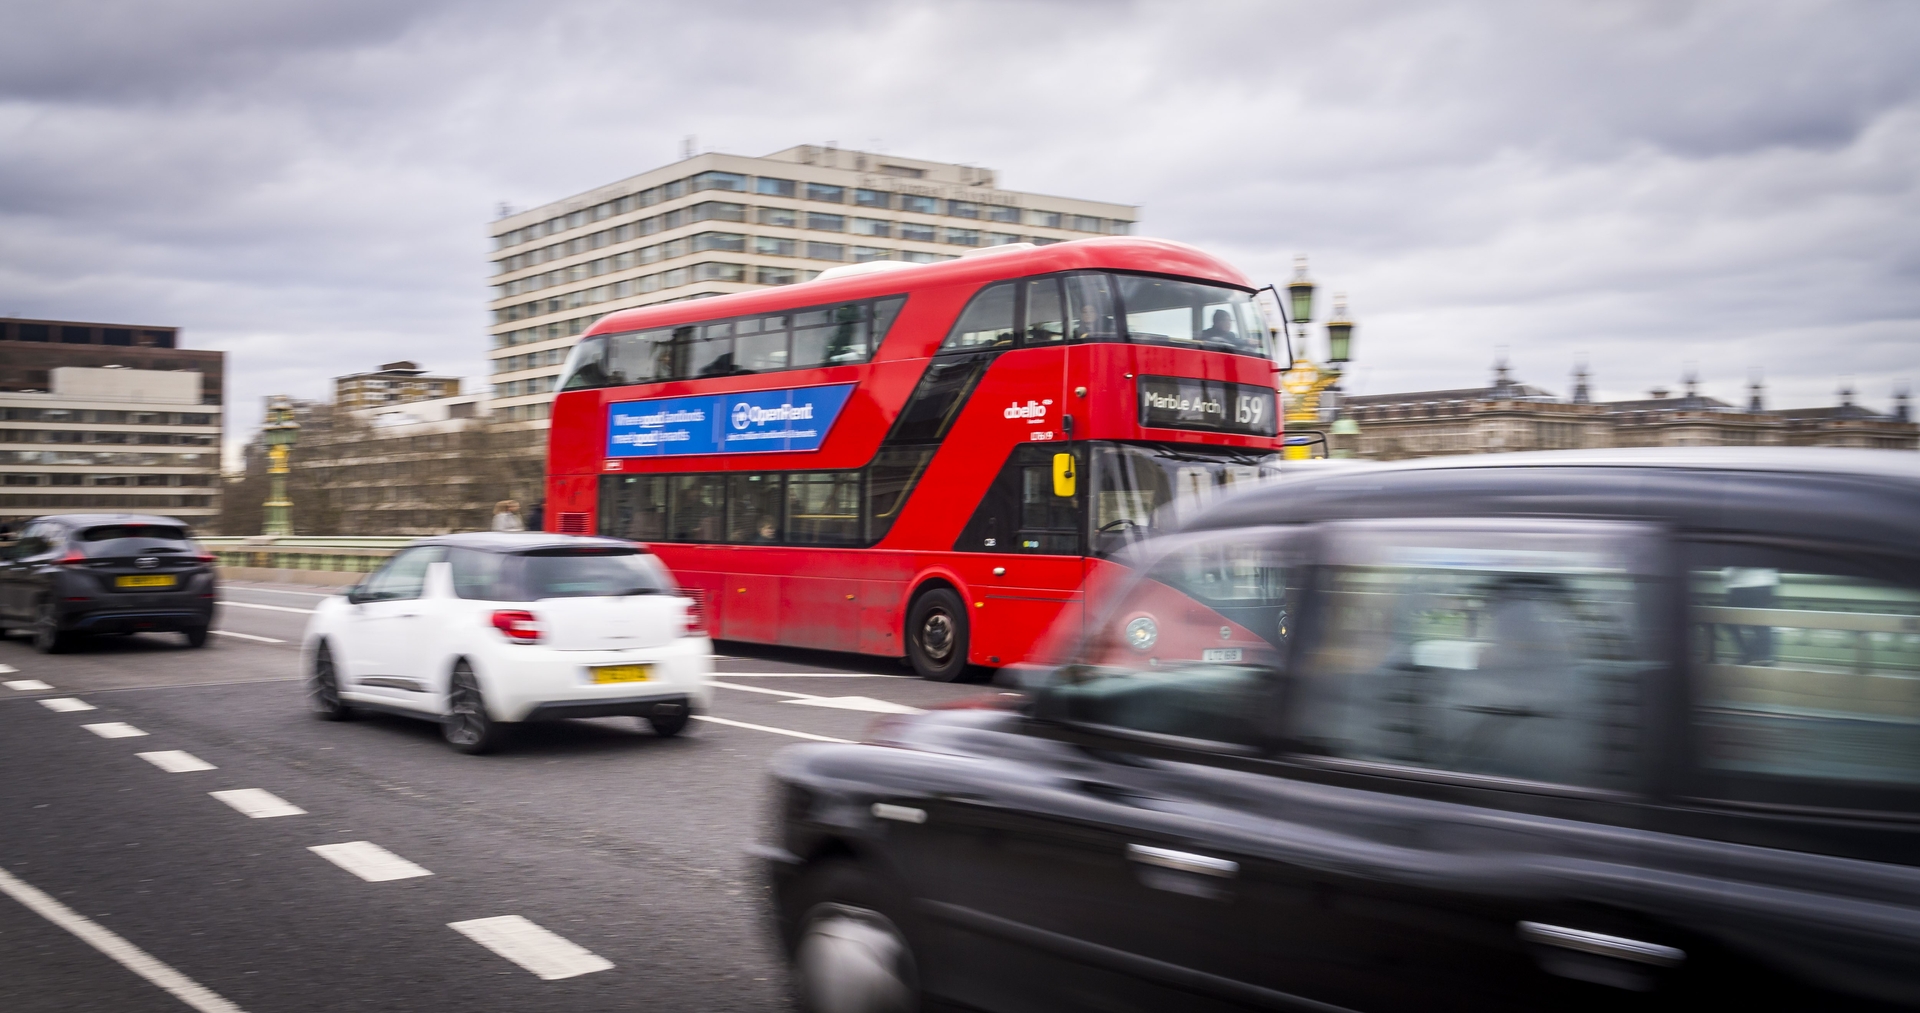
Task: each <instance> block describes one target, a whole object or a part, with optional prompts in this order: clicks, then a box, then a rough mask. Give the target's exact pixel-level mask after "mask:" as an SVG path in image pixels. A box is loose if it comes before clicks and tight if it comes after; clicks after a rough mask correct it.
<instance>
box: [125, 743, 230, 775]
mask: <svg viewBox="0 0 1920 1013" xmlns="http://www.w3.org/2000/svg"><path fill="white" fill-rule="evenodd" d="M133 755H135V756H138V757H139V758H141V759H143V760H145V761H147V762H148V763H151V764H153V765H154V766H156V767H159V768H160V769H161V770H164V771H166V772H167V773H169V774H186V773H191V772H192V771H196V770H219V769H220V768H219V767H216V766H214V765H213V764H211V763H208V762H207V761H205V760H203V759H201V758H199V757H198V756H195V755H193V754H192V753H189V752H187V751H186V750H184V749H162V750H158V751H156V752H152V753H135V754H133Z"/></svg>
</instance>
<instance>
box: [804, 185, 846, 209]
mask: <svg viewBox="0 0 1920 1013" xmlns="http://www.w3.org/2000/svg"><path fill="white" fill-rule="evenodd" d="M807 199H808V200H820V201H827V202H828V203H831V204H845V203H846V202H847V188H846V187H844V186H834V185H832V184H830V183H808V184H807Z"/></svg>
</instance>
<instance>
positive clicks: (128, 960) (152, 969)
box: [0, 869, 244, 1013]
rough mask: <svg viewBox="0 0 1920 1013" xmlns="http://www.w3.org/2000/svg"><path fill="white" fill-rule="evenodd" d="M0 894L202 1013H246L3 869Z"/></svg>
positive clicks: (0, 871)
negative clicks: (71, 934)
mask: <svg viewBox="0 0 1920 1013" xmlns="http://www.w3.org/2000/svg"><path fill="white" fill-rule="evenodd" d="M0 893H5V894H6V895H7V896H9V897H12V898H13V899H14V900H17V901H19V902H20V903H21V904H22V905H24V906H25V907H26V908H27V910H29V911H32V912H33V913H34V914H37V915H39V916H40V917H42V918H45V919H46V920H48V921H50V922H52V923H54V924H55V925H58V926H60V927H61V928H63V929H66V930H67V931H68V932H71V933H73V934H74V935H76V936H78V937H80V940H81V941H82V942H84V943H86V944H87V945H88V946H91V947H93V948H94V949H96V950H99V951H100V952H101V953H104V954H106V955H107V956H109V957H112V958H113V959H114V960H115V961H118V962H119V964H120V966H122V967H124V968H126V969H127V970H129V971H132V972H133V973H135V974H137V975H139V976H140V977H142V978H145V979H147V980H148V981H149V982H152V983H153V984H155V985H158V986H160V987H161V988H164V989H166V990H167V991H168V992H171V993H173V996H174V998H176V999H179V1000H180V1001H181V1002H184V1003H186V1004H187V1005H189V1006H191V1007H193V1008H194V1009H196V1010H198V1011H200V1013H244V1011H243V1010H241V1009H240V1007H238V1006H235V1005H234V1004H233V1003H230V1002H228V1001H227V1000H225V999H223V998H221V997H220V996H218V995H216V994H214V993H213V992H212V991H211V990H209V989H208V988H206V986H204V985H201V984H200V983H199V982H197V981H194V980H193V979H192V978H189V977H187V976H186V975H184V974H181V973H180V972H179V971H176V970H174V969H173V968H171V967H168V966H167V965H165V964H162V963H161V962H159V961H158V960H155V959H153V958H152V957H150V956H148V955H147V952H146V951H145V950H142V949H141V948H140V947H138V946H135V945H133V944H132V943H129V942H127V941H126V940H125V939H122V938H120V936H119V935H117V934H115V933H114V932H112V931H110V930H108V929H106V928H103V927H101V926H100V925H98V924H96V923H95V922H94V921H93V919H91V918H88V917H87V916H85V915H83V914H81V913H79V912H78V911H75V910H73V909H72V908H70V907H68V906H66V905H65V904H62V903H60V902H59V901H57V900H54V899H53V898H52V897H49V896H47V895H46V894H44V893H42V892H40V891H39V890H38V889H36V888H35V887H33V886H31V885H30V884H27V883H24V882H22V881H20V880H19V879H16V878H15V877H14V875H13V874H12V873H10V872H8V871H7V870H5V869H0Z"/></svg>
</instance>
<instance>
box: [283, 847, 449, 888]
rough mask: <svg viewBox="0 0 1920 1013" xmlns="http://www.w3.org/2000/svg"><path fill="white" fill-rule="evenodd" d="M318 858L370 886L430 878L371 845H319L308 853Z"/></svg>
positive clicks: (410, 865) (424, 870) (400, 859)
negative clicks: (396, 880) (424, 877)
mask: <svg viewBox="0 0 1920 1013" xmlns="http://www.w3.org/2000/svg"><path fill="white" fill-rule="evenodd" d="M307 850H308V851H311V852H313V853H314V854H316V855H319V856H320V857H321V858H324V859H326V860H327V861H329V862H332V863H333V864H335V865H337V866H339V867H341V868H342V869H345V870H347V871H348V872H351V873H353V874H354V875H356V876H359V877H360V878H361V879H364V880H366V881H367V882H369V883H385V882H387V881H388V880H393V879H411V878H413V877H415V876H431V875H433V873H432V872H430V871H428V870H426V869H423V868H421V867H419V866H417V865H415V864H413V863H412V862H409V861H407V860H406V859H404V858H401V857H400V856H399V855H396V854H394V853H393V852H391V851H388V850H387V849H385V848H383V847H381V846H380V845H378V844H375V843H373V842H372V841H348V842H347V843H345V844H319V845H315V846H313V847H311V848H308V849H307Z"/></svg>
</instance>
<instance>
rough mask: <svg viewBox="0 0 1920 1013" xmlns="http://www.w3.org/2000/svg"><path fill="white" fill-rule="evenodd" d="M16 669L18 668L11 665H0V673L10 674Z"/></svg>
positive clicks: (16, 670)
mask: <svg viewBox="0 0 1920 1013" xmlns="http://www.w3.org/2000/svg"><path fill="white" fill-rule="evenodd" d="M18 671H20V670H19V669H17V668H15V667H13V666H12V665H0V675H12V674H13V673H15V672H18Z"/></svg>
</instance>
